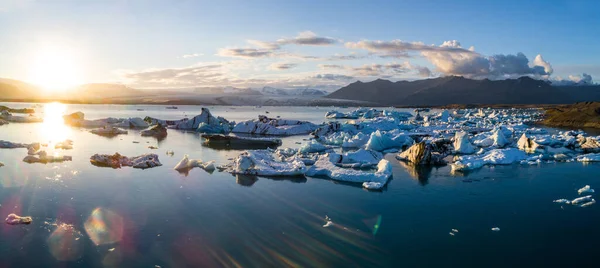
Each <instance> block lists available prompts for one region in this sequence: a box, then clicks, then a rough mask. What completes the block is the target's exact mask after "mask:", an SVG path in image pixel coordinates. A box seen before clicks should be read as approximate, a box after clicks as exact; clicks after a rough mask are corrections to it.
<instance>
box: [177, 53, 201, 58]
mask: <svg viewBox="0 0 600 268" xmlns="http://www.w3.org/2000/svg"><path fill="white" fill-rule="evenodd" d="M203 55H204V54H202V53H193V54H185V55H182V56H181V58H184V59H188V58H195V57H200V56H203Z"/></svg>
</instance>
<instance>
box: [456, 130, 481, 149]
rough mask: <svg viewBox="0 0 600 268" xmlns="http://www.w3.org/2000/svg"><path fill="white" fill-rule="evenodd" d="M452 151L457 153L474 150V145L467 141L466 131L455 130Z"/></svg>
mask: <svg viewBox="0 0 600 268" xmlns="http://www.w3.org/2000/svg"><path fill="white" fill-rule="evenodd" d="M454 151H456V152H457V153H459V154H472V153H474V152H476V149H475V146H473V144H471V142H470V141H469V134H468V133H467V132H465V131H457V132H456V134H455V135H454Z"/></svg>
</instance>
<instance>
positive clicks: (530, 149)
mask: <svg viewBox="0 0 600 268" xmlns="http://www.w3.org/2000/svg"><path fill="white" fill-rule="evenodd" d="M517 147H518V148H519V149H520V150H523V151H525V152H527V153H536V152H543V151H544V149H545V147H544V146H543V145H540V144H538V143H536V142H535V141H534V140H533V139H531V138H529V137H527V135H525V133H523V135H521V138H519V141H517Z"/></svg>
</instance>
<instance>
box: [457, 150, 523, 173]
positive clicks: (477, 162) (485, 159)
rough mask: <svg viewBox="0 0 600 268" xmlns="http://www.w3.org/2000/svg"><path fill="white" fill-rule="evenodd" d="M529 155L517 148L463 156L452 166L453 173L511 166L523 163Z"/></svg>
mask: <svg viewBox="0 0 600 268" xmlns="http://www.w3.org/2000/svg"><path fill="white" fill-rule="evenodd" d="M526 158H527V155H526V154H525V153H524V152H522V151H519V150H517V149H515V148H508V149H494V150H490V151H489V152H487V153H485V154H483V155H481V156H461V157H459V158H458V161H456V162H454V163H453V164H452V170H453V171H467V170H474V169H478V168H481V167H483V166H484V165H510V164H513V163H518V162H521V161H522V160H524V159H526Z"/></svg>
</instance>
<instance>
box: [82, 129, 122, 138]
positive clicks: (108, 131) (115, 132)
mask: <svg viewBox="0 0 600 268" xmlns="http://www.w3.org/2000/svg"><path fill="white" fill-rule="evenodd" d="M90 132H91V133H94V134H96V135H100V136H105V137H114V136H117V135H120V134H127V131H126V130H122V129H120V128H116V127H102V128H97V129H92V130H90Z"/></svg>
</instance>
